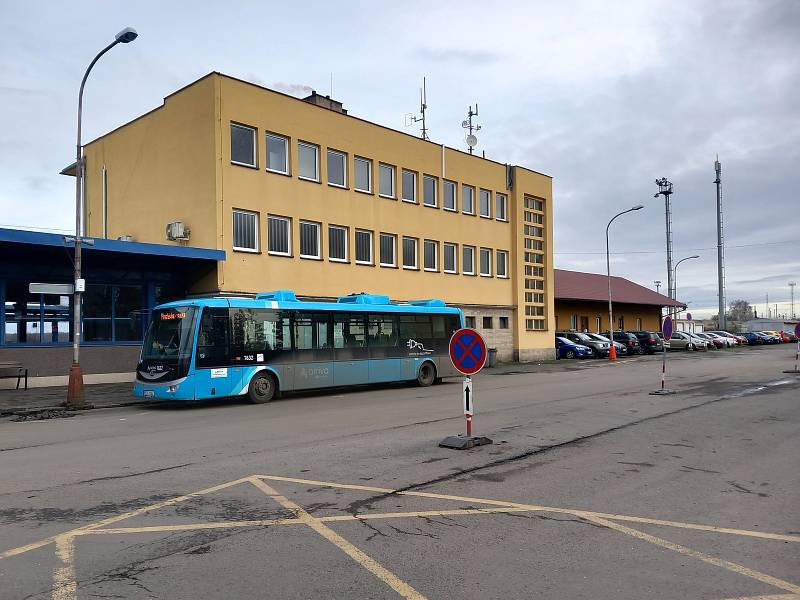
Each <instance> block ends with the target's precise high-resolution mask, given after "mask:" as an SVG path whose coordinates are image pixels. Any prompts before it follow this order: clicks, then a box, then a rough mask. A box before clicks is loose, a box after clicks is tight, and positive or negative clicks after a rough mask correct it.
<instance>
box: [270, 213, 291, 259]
mask: <svg viewBox="0 0 800 600" xmlns="http://www.w3.org/2000/svg"><path fill="white" fill-rule="evenodd" d="M272 219H275V220H276V221H283V222H284V223H286V236H287V237H286V242H287V244H286V245H287V246H288V251H287V252H278V251H277V250H270V249H269V222H270V221H271V220H272ZM267 236H268V237H267V254H272V255H273V256H291V255H292V220H291V219H290V218H289V217H281V216H280V215H267Z"/></svg>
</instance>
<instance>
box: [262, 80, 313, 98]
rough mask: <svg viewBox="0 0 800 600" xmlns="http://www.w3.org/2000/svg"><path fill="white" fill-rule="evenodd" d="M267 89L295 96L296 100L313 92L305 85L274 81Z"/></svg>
mask: <svg viewBox="0 0 800 600" xmlns="http://www.w3.org/2000/svg"><path fill="white" fill-rule="evenodd" d="M267 87H269V88H271V89H273V90H275V91H277V92H283V93H284V94H289V95H290V96H297V97H298V98H301V97H305V96H308V95H310V94H311V92H312V91H314V90H313V89H312V88H311V86H310V85H305V84H302V83H284V82H282V81H276V82H275V83H273V84H271V85H269V86H267Z"/></svg>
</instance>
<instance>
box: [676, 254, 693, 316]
mask: <svg viewBox="0 0 800 600" xmlns="http://www.w3.org/2000/svg"><path fill="white" fill-rule="evenodd" d="M693 258H700V255H699V254H693V255H692V256H687V257H686V258H682V259H680V260H679V261H678V262H676V263H675V266H674V267H673V268H672V285H673V287H674V289H675V297H674V298H673V300H677V299H678V265H679V264H681V263H682V262H683V261H685V260H692V259H693ZM670 312H671V311H670Z"/></svg>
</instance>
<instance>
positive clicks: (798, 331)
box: [784, 323, 800, 375]
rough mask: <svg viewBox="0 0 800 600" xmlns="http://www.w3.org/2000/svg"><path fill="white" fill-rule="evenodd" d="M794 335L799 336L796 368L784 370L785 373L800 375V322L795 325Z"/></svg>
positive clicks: (795, 357)
mask: <svg viewBox="0 0 800 600" xmlns="http://www.w3.org/2000/svg"><path fill="white" fill-rule="evenodd" d="M794 335H795V337H796V338H797V347H796V348H795V350H794V369H793V370H791V369H790V370H788V371H784V373H795V374H796V375H800V323H798V324H797V325H795V326H794Z"/></svg>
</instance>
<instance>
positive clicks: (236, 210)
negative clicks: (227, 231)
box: [231, 208, 260, 254]
mask: <svg viewBox="0 0 800 600" xmlns="http://www.w3.org/2000/svg"><path fill="white" fill-rule="evenodd" d="M236 213H239V214H243V215H252V216H254V217H255V219H256V235H255V242H256V247H255V248H246V247H244V246H236V245H233V249H234V250H235V251H236V252H250V253H251V254H258V253H259V251H260V250H259V248H260V236H259V222H258V221H259V219H258V213H257V212H254V211H252V210H242V209H239V208H234V209H233V211H232V212H231V244H233V242H235V240H236V235H235V234H234V232H233V230H234V227H235V223H234V219H233V215H234V214H236Z"/></svg>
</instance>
